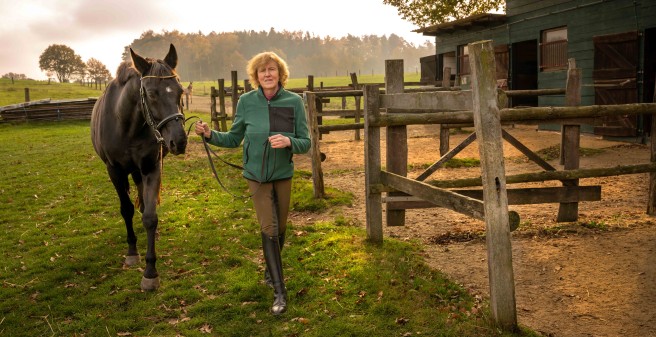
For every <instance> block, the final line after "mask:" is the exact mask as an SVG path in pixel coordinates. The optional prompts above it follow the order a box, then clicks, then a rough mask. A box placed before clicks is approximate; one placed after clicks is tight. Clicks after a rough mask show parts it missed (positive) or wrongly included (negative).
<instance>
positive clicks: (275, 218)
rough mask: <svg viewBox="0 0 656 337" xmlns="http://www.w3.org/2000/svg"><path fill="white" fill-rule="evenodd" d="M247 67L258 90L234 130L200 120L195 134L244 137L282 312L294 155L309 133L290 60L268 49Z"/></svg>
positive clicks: (223, 142)
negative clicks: (290, 81)
mask: <svg viewBox="0 0 656 337" xmlns="http://www.w3.org/2000/svg"><path fill="white" fill-rule="evenodd" d="M246 71H247V72H248V77H249V78H250V81H251V83H252V84H253V86H254V87H256V88H257V90H253V91H250V92H248V93H245V94H243V95H242V96H241V97H240V98H239V102H237V113H236V114H235V119H234V122H233V124H232V127H231V128H230V131H228V132H218V131H215V130H210V127H209V125H207V123H204V122H198V123H196V134H198V135H202V136H203V137H205V139H206V140H207V142H208V143H210V144H212V145H216V146H222V147H237V146H239V145H240V144H241V142H242V140H243V141H244V145H243V152H244V153H243V161H244V171H243V175H244V177H245V178H246V180H247V182H248V186H249V189H250V191H251V194H252V196H251V199H252V200H253V205H254V207H255V212H256V213H257V220H258V222H259V223H260V231H261V234H262V250H263V252H264V260H265V261H266V272H265V278H266V279H267V284H269V285H270V286H272V287H273V294H274V300H273V305H272V307H271V312H272V313H273V314H274V315H279V314H281V313H283V312H285V311H286V310H287V290H286V289H285V282H284V279H283V274H282V260H281V255H280V251H281V250H282V246H283V244H284V243H285V229H286V224H287V214H288V212H289V201H290V196H291V188H292V180H291V179H292V176H293V174H294V162H293V161H292V156H293V155H294V154H297V153H306V152H307V151H308V150H309V149H310V137H309V133H308V127H307V120H306V117H305V108H304V106H303V100H302V99H301V97H300V96H299V95H297V94H295V93H293V92H290V91H287V90H285V88H284V86H285V85H286V84H287V78H288V77H289V69H288V68H287V64H286V63H285V61H284V60H283V59H281V58H280V57H279V56H278V55H276V54H275V53H273V52H263V53H260V54H257V55H255V56H254V57H253V58H252V59H251V60H250V61H249V62H248V66H247V67H246Z"/></svg>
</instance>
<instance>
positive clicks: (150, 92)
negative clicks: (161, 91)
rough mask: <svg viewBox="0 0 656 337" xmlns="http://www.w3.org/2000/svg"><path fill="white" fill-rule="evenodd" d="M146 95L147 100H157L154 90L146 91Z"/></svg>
mask: <svg viewBox="0 0 656 337" xmlns="http://www.w3.org/2000/svg"><path fill="white" fill-rule="evenodd" d="M146 94H147V95H148V98H152V99H155V98H157V91H155V90H148V91H146Z"/></svg>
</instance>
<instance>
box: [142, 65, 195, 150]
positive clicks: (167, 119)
mask: <svg viewBox="0 0 656 337" xmlns="http://www.w3.org/2000/svg"><path fill="white" fill-rule="evenodd" d="M177 77H178V76H177V75H170V76H142V77H141V79H140V85H139V96H140V97H141V106H142V108H143V109H142V111H143V116H144V119H145V120H146V123H147V124H148V125H149V126H150V128H151V129H152V130H153V134H155V138H156V139H157V143H159V144H163V143H164V137H162V134H161V132H160V130H161V129H162V128H163V127H164V125H166V123H168V122H170V121H172V120H176V121H177V120H179V119H182V120H184V118H185V116H184V114H182V113H180V112H177V113H174V114H171V115H169V116H166V117H165V118H164V119H162V120H161V121H159V123H157V124H155V119H154V118H153V113H152V112H151V111H150V108H149V107H148V103H147V102H146V90H145V89H144V86H143V79H144V78H159V79H166V78H177Z"/></svg>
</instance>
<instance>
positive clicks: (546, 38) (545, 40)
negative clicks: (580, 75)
mask: <svg viewBox="0 0 656 337" xmlns="http://www.w3.org/2000/svg"><path fill="white" fill-rule="evenodd" d="M563 69H567V27H559V28H554V29H547V30H544V31H542V42H541V43H540V70H542V71H555V70H563Z"/></svg>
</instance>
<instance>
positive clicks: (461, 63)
mask: <svg viewBox="0 0 656 337" xmlns="http://www.w3.org/2000/svg"><path fill="white" fill-rule="evenodd" d="M470 72H471V71H470V70H469V49H468V48H467V45H462V46H458V74H459V75H461V76H462V75H469V73H470Z"/></svg>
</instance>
